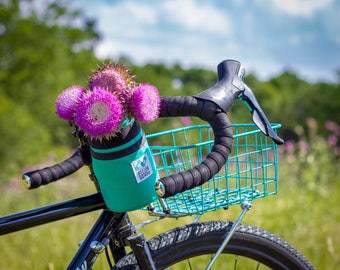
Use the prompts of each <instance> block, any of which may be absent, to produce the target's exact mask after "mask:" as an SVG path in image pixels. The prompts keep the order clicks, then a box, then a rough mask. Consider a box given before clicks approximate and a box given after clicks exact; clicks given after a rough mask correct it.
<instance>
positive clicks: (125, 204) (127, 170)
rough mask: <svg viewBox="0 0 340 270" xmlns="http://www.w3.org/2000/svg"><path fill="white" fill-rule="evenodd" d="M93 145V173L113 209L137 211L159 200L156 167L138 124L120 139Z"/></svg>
mask: <svg viewBox="0 0 340 270" xmlns="http://www.w3.org/2000/svg"><path fill="white" fill-rule="evenodd" d="M90 144H91V155H92V164H93V170H94V172H95V175H96V177H97V180H98V182H99V186H100V191H101V193H102V195H103V198H104V201H105V203H106V205H107V206H108V208H109V209H111V210H112V211H115V212H127V211H133V210H136V209H140V208H142V207H144V206H146V205H147V204H149V203H151V202H152V201H154V200H155V199H156V198H157V195H156V192H155V182H156V180H157V179H158V174H157V171H156V165H155V162H154V159H153V156H152V153H151V150H150V148H149V145H148V142H147V140H146V138H145V134H144V132H143V130H142V129H141V127H140V125H139V124H138V123H137V122H135V121H133V120H132V121H130V123H129V124H128V125H127V126H126V127H124V128H123V129H122V131H121V133H118V134H117V136H116V137H113V138H110V139H102V140H91V141H90Z"/></svg>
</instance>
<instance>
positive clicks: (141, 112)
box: [130, 84, 161, 123]
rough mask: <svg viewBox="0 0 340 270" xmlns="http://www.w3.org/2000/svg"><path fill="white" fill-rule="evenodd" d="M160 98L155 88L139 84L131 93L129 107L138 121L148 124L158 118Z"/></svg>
mask: <svg viewBox="0 0 340 270" xmlns="http://www.w3.org/2000/svg"><path fill="white" fill-rule="evenodd" d="M160 104H161V100H160V96H159V93H158V90H157V88H156V87H155V86H153V85H150V84H140V85H139V86H138V87H137V88H136V89H135V91H134V92H133V94H132V96H131V100H130V106H131V109H132V111H133V114H134V116H135V117H136V119H137V120H138V121H141V122H144V123H150V122H152V121H154V120H155V119H156V118H157V117H158V116H159V110H160Z"/></svg>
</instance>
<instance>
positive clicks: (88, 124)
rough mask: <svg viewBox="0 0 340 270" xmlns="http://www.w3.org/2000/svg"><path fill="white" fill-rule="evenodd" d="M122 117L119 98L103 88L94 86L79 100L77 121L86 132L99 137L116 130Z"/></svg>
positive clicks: (108, 134)
mask: <svg viewBox="0 0 340 270" xmlns="http://www.w3.org/2000/svg"><path fill="white" fill-rule="evenodd" d="M122 117H123V109H122V106H121V104H120V103H119V100H118V99H117V98H116V97H115V96H114V95H113V94H112V93H110V92H108V91H106V90H104V89H103V88H100V87H94V88H93V89H92V91H91V92H88V93H87V94H85V95H84V97H83V99H82V100H81V101H80V102H79V105H78V108H77V112H76V119H75V121H76V123H77V124H78V125H79V127H80V128H81V129H82V130H83V131H84V132H85V133H87V134H88V135H90V136H91V137H93V138H97V137H101V136H110V133H112V132H115V131H116V129H117V128H118V127H119V124H120V122H121V121H122Z"/></svg>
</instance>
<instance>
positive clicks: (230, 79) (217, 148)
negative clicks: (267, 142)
mask: <svg viewBox="0 0 340 270" xmlns="http://www.w3.org/2000/svg"><path fill="white" fill-rule="evenodd" d="M217 71H218V80H217V83H216V84H215V85H214V86H213V87H211V88H209V89H207V90H205V91H203V92H201V93H200V94H198V95H196V96H177V97H161V109H160V117H175V116H196V117H199V118H201V119H202V120H204V121H207V122H208V123H209V124H210V125H211V127H212V129H213V133H214V137H215V139H214V145H213V148H212V150H211V153H210V154H209V155H208V156H207V157H206V159H205V160H204V161H202V162H201V163H200V164H198V165H197V166H196V167H194V168H192V169H190V170H188V171H185V172H180V173H177V174H173V175H170V176H167V177H163V178H160V179H159V180H158V181H157V183H156V191H157V194H158V195H159V196H160V197H170V196H173V195H175V194H177V193H180V192H183V191H185V190H188V189H192V188H194V187H196V186H200V185H202V184H204V183H205V182H206V181H208V180H209V179H211V178H212V177H213V176H214V175H215V174H216V173H218V171H219V170H220V169H221V168H222V166H223V165H224V164H225V162H226V161H227V159H228V156H229V154H230V152H231V148H232V140H233V135H232V128H231V122H230V120H229V118H228V117H227V114H226V113H227V112H228V111H229V109H230V108H231V106H232V105H233V103H234V101H235V100H236V99H240V100H242V101H243V102H245V103H246V105H247V107H248V109H249V110H250V111H251V113H252V115H253V121H254V123H255V124H256V125H257V126H258V127H259V128H260V129H261V131H262V132H263V133H264V134H265V135H266V136H270V137H271V138H272V139H273V140H274V141H275V142H276V143H277V144H282V143H283V140H282V139H281V138H280V137H278V136H277V135H276V133H275V132H274V131H273V130H272V128H271V125H270V122H269V121H268V119H267V117H266V115H265V114H264V112H263V110H262V109H261V107H260V105H259V104H258V102H257V100H256V98H255V96H254V94H253V93H252V91H251V90H250V89H249V87H248V86H247V85H245V84H244V82H243V76H244V69H243V68H242V66H241V64H240V63H239V62H237V61H234V60H225V61H223V62H221V63H220V64H219V65H218V67H217ZM80 150H81V149H80ZM80 150H78V151H77V152H76V153H75V154H74V155H73V156H72V157H70V158H69V159H66V160H65V161H63V162H61V163H59V164H56V165H53V166H51V167H47V168H44V169H42V170H36V171H32V172H28V173H26V174H24V175H23V181H24V184H25V186H26V187H27V188H29V189H32V188H37V187H39V186H40V185H46V184H49V183H50V182H53V181H56V180H58V179H61V178H63V177H65V176H67V175H70V174H72V173H74V172H75V171H76V170H78V169H79V168H81V167H82V166H83V165H84V161H85V164H87V165H88V164H89V161H88V160H89V159H88V157H86V156H85V157H84V153H82V151H80Z"/></svg>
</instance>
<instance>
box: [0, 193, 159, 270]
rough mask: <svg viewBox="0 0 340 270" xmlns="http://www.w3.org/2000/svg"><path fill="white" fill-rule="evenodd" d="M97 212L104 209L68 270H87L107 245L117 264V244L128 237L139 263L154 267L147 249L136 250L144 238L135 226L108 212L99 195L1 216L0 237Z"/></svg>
mask: <svg viewBox="0 0 340 270" xmlns="http://www.w3.org/2000/svg"><path fill="white" fill-rule="evenodd" d="M100 209H103V212H102V213H101V214H100V216H99V218H98V220H97V221H96V223H95V224H94V226H93V227H92V229H91V231H90V232H89V234H88V235H87V237H86V239H85V240H84V241H83V242H82V243H81V245H80V248H79V249H78V251H77V253H76V255H75V256H74V258H73V260H72V262H71V263H70V265H69V266H68V269H89V267H91V265H93V263H94V262H95V259H96V258H97V256H98V255H99V254H100V253H101V252H102V251H103V250H104V249H105V248H106V246H108V245H109V246H110V249H111V252H112V256H113V258H114V260H115V261H118V260H119V259H120V258H122V257H124V256H125V255H126V253H125V249H124V244H123V243H121V244H122V245H120V243H119V241H124V239H126V238H128V237H130V239H129V243H130V245H131V248H132V249H133V250H134V252H135V254H136V257H140V258H141V261H144V263H146V265H149V264H150V261H151V264H153V263H152V260H151V256H150V255H149V252H148V248H147V247H146V246H144V245H142V247H143V249H142V250H141V249H140V248H136V247H138V246H139V247H140V243H142V242H145V241H144V236H143V235H140V234H135V229H134V226H133V225H132V224H131V222H130V220H129V217H128V215H127V213H116V212H112V211H110V210H108V209H107V208H106V204H105V202H104V200H103V197H102V195H101V194H100V193H96V194H92V195H88V196H84V197H80V198H76V199H72V200H69V201H64V202H59V203H56V204H52V205H48V206H43V207H40V208H36V209H32V210H28V211H24V212H21V213H16V214H12V215H8V216H5V217H1V218H0V235H5V234H9V233H13V232H16V231H20V230H24V229H28V228H32V227H35V226H38V225H43V224H47V223H50V222H54V221H58V220H62V219H66V218H70V217H74V216H77V215H81V214H85V213H90V212H93V211H96V210H100ZM112 240H116V241H112ZM113 243H115V244H113ZM142 264H143V262H142ZM143 269H144V268H143ZM151 269H152V266H151Z"/></svg>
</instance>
